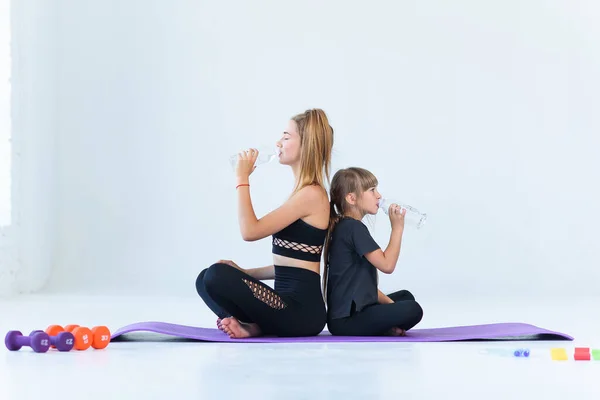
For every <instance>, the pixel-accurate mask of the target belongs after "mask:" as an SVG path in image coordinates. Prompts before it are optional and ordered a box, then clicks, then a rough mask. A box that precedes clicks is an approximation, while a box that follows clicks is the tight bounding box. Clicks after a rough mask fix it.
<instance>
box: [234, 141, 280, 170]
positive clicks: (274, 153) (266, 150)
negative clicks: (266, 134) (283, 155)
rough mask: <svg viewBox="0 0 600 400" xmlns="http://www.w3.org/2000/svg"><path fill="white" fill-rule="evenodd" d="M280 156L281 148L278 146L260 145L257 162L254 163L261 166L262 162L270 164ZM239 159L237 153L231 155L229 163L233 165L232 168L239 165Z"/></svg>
mask: <svg viewBox="0 0 600 400" xmlns="http://www.w3.org/2000/svg"><path fill="white" fill-rule="evenodd" d="M278 156H279V149H278V148H277V147H267V146H263V147H259V148H258V157H257V158H256V162H255V163H254V165H255V166H257V167H258V166H259V165H262V164H268V163H270V162H271V161H273V160H275V159H277V158H278ZM237 161H238V155H237V154H233V155H232V156H230V157H229V164H230V165H231V168H233V169H235V166H236V165H237Z"/></svg>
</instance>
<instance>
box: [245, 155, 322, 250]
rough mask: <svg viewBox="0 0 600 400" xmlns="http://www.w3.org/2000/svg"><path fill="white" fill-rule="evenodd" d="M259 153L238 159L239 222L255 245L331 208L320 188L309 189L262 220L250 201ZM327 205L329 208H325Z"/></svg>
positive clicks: (308, 187) (296, 194)
mask: <svg viewBox="0 0 600 400" xmlns="http://www.w3.org/2000/svg"><path fill="white" fill-rule="evenodd" d="M257 157H258V151H256V150H255V149H251V150H249V151H244V152H242V153H240V154H239V156H238V163H237V166H236V177H237V181H236V190H237V192H238V193H237V196H238V222H239V226H240V232H241V234H242V238H243V239H244V240H245V241H248V242H252V241H255V240H260V239H263V238H265V237H267V236H270V235H272V234H274V233H276V232H279V231H280V230H282V229H283V228H285V227H286V226H288V225H290V224H291V223H292V222H294V221H296V220H298V219H300V218H303V217H306V216H308V215H311V214H312V213H314V212H315V210H316V208H317V207H327V208H329V201H327V202H324V201H323V191H322V190H321V188H319V187H316V186H306V187H304V188H302V189H301V190H299V191H298V192H297V193H295V194H294V195H293V196H292V197H291V198H290V199H289V200H287V201H286V202H285V203H283V205H281V206H280V207H279V208H277V209H276V210H274V211H272V212H270V213H269V214H267V215H265V216H264V217H262V218H260V219H258V218H256V214H255V213H254V208H253V207H252V200H251V199H250V186H249V185H250V174H252V172H253V171H254V169H255V168H256V167H255V166H254V163H255V162H256V158H257ZM325 203H327V204H325Z"/></svg>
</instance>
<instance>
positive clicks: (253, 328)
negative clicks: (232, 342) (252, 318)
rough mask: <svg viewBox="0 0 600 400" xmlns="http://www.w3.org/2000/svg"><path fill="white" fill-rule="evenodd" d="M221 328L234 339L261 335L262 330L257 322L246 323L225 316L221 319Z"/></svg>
mask: <svg viewBox="0 0 600 400" xmlns="http://www.w3.org/2000/svg"><path fill="white" fill-rule="evenodd" d="M221 328H222V329H221V330H222V331H223V332H225V333H226V334H228V335H229V337H230V338H232V339H243V338H248V337H254V336H260V335H261V334H262V331H261V330H260V328H259V327H258V325H257V324H245V323H243V322H240V321H238V320H237V319H235V318H231V317H230V318H223V319H222V320H221Z"/></svg>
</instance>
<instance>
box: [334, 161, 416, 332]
mask: <svg viewBox="0 0 600 400" xmlns="http://www.w3.org/2000/svg"><path fill="white" fill-rule="evenodd" d="M377 185H378V182H377V178H376V177H375V176H374V175H373V174H372V173H371V172H369V171H367V170H365V169H363V168H354V167H353V168H346V169H342V170H339V171H337V172H336V174H335V175H334V177H333V179H332V182H331V189H330V191H331V204H330V207H331V211H330V214H331V223H330V232H331V234H330V235H329V236H328V239H327V241H326V245H325V257H324V263H325V268H324V273H323V286H324V289H323V291H324V292H325V293H326V296H327V305H328V320H327V326H328V328H329V331H330V332H331V334H333V335H343V336H379V335H395V336H400V335H404V334H405V332H406V331H407V330H409V329H411V328H413V327H414V326H415V325H416V324H418V323H419V322H420V321H421V318H423V310H422V309H421V306H420V305H419V304H418V303H417V302H416V301H415V298H414V296H413V295H412V294H411V293H410V292H408V291H407V290H401V291H399V292H395V293H392V294H390V295H388V296H386V295H385V294H383V293H382V292H381V291H380V290H379V289H378V288H377V282H378V280H377V271H378V270H379V271H381V272H383V273H385V274H391V273H392V272H394V270H395V268H396V263H397V262H398V257H399V255H400V247H401V242H402V235H403V232H404V215H405V213H406V211H405V210H401V209H400V207H399V206H398V205H397V204H392V205H391V206H390V209H389V217H390V223H391V225H392V232H391V234H390V240H389V244H388V246H387V248H386V249H385V251H384V250H382V249H381V248H380V246H379V245H378V244H377V243H376V242H375V240H373V237H372V236H371V234H370V233H369V230H368V229H367V227H366V226H365V225H364V224H363V222H362V220H363V218H364V217H365V216H366V215H367V214H372V215H374V214H377V211H378V209H379V199H381V195H380V194H379V192H378V191H377ZM338 211H339V213H338Z"/></svg>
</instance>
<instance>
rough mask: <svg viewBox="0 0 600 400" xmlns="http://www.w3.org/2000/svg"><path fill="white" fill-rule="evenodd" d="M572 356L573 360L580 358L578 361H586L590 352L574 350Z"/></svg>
mask: <svg viewBox="0 0 600 400" xmlns="http://www.w3.org/2000/svg"><path fill="white" fill-rule="evenodd" d="M573 358H574V359H575V360H580V361H587V360H589V359H590V353H585V352H579V353H578V352H575V354H574V355H573Z"/></svg>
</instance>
